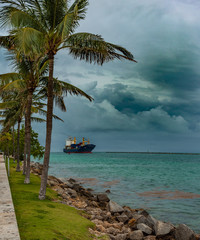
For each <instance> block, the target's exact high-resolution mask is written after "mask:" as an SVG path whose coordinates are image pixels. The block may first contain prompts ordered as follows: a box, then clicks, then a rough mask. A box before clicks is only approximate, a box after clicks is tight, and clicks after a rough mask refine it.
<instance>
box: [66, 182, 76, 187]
mask: <svg viewBox="0 0 200 240" xmlns="http://www.w3.org/2000/svg"><path fill="white" fill-rule="evenodd" d="M65 185H66V186H67V187H68V188H73V186H74V184H72V183H71V182H70V181H65Z"/></svg>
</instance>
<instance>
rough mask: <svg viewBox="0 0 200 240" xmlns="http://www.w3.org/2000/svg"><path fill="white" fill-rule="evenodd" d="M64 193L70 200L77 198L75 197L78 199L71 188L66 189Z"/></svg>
mask: <svg viewBox="0 0 200 240" xmlns="http://www.w3.org/2000/svg"><path fill="white" fill-rule="evenodd" d="M66 192H67V193H68V194H69V195H70V196H71V197H72V198H77V197H78V195H77V192H76V191H75V190H73V189H71V188H68V189H67V190H66Z"/></svg>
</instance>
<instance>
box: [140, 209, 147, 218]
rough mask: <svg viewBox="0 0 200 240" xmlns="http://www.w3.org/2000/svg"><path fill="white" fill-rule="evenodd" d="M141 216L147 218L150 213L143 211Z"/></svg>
mask: <svg viewBox="0 0 200 240" xmlns="http://www.w3.org/2000/svg"><path fill="white" fill-rule="evenodd" d="M140 214H141V215H143V216H145V217H148V216H149V213H148V212H147V211H146V210H142V211H141V213H140Z"/></svg>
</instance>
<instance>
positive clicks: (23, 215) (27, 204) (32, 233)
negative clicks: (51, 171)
mask: <svg viewBox="0 0 200 240" xmlns="http://www.w3.org/2000/svg"><path fill="white" fill-rule="evenodd" d="M10 163H11V164H10V165H11V174H10V177H9V181H10V187H11V192H12V197H13V203H14V206H15V212H16V217H17V222H18V226H19V231H20V236H21V240H91V239H92V236H91V235H90V233H89V231H88V228H89V227H94V224H93V223H92V222H90V221H89V220H87V219H85V218H83V217H82V216H81V215H80V211H78V210H76V209H74V208H72V207H69V206H67V205H65V204H61V203H56V202H52V201H51V199H58V196H57V194H56V193H55V192H54V191H53V190H51V189H49V188H48V189H47V199H46V200H43V201H40V200H39V199H38V193H39V189H40V178H39V177H38V176H35V175H33V174H31V183H30V184H28V185H26V184H24V183H23V182H24V176H23V175H22V173H21V172H20V173H18V172H16V171H15V167H16V165H15V164H13V163H12V161H10Z"/></svg>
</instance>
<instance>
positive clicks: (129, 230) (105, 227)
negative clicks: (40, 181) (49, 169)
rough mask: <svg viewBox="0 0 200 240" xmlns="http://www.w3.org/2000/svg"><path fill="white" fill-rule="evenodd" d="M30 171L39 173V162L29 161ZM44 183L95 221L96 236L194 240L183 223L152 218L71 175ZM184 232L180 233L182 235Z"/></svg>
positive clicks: (150, 239)
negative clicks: (65, 178)
mask: <svg viewBox="0 0 200 240" xmlns="http://www.w3.org/2000/svg"><path fill="white" fill-rule="evenodd" d="M31 171H32V173H33V174H35V175H39V176H40V175H41V172H42V165H41V164H40V163H37V162H36V163H35V162H32V164H31ZM48 185H49V186H50V187H51V188H52V189H53V190H54V191H56V192H57V194H58V195H59V196H60V197H61V199H62V200H61V201H60V202H61V203H63V204H67V205H70V206H72V207H75V208H77V209H79V210H83V211H84V212H85V213H86V214H85V217H86V218H88V219H89V220H90V221H92V222H93V223H95V224H96V229H94V230H92V229H90V232H91V233H92V234H94V235H96V237H100V236H102V235H104V236H109V239H111V240H112V239H113V240H115V239H116V240H136V239H137V240H157V239H159V240H196V239H199V238H200V235H198V234H196V233H195V232H194V231H193V230H191V229H190V228H189V227H188V226H186V225H185V224H179V225H178V226H174V225H173V224H171V223H166V222H163V221H160V220H157V219H155V218H154V217H153V216H151V215H150V214H149V213H148V212H147V211H146V210H145V209H132V208H130V207H129V206H123V207H122V206H120V205H119V204H117V203H116V202H114V201H112V200H110V199H109V197H108V195H107V194H106V193H97V194H95V193H93V191H92V189H85V188H84V187H82V186H81V185H80V184H79V183H78V182H77V181H76V180H75V179H68V180H66V181H61V180H60V179H59V178H56V177H54V176H49V177H48ZM183 233H184V235H183Z"/></svg>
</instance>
